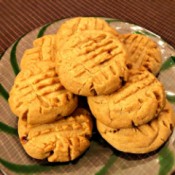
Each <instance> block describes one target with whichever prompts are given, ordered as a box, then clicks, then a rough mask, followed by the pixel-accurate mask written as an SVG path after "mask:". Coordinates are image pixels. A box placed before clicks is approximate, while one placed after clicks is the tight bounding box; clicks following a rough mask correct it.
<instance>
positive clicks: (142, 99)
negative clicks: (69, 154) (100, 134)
mask: <svg viewBox="0 0 175 175" xmlns="http://www.w3.org/2000/svg"><path fill="white" fill-rule="evenodd" d="M88 104H89V107H90V109H91V112H92V113H93V115H94V116H95V117H96V119H97V120H99V121H100V122H102V123H103V124H105V125H107V126H109V127H112V128H115V129H116V128H126V127H132V126H138V125H142V124H145V123H147V122H149V121H150V120H152V119H153V118H155V117H157V116H158V114H159V112H160V111H161V110H162V108H163V107H164V105H165V92H164V88H163V86H162V84H161V83H160V82H159V81H158V80H157V79H156V78H155V77H154V75H152V74H151V73H149V72H148V71H146V70H143V71H133V72H131V73H130V76H129V79H128V81H127V83H126V84H125V85H124V86H123V87H122V88H121V89H119V90H118V91H116V92H115V93H113V94H111V95H101V96H96V97H88Z"/></svg>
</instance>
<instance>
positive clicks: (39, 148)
mask: <svg viewBox="0 0 175 175" xmlns="http://www.w3.org/2000/svg"><path fill="white" fill-rule="evenodd" d="M54 43H55V36H54V35H48V36H44V37H42V38H39V39H37V40H35V41H34V47H33V48H32V49H28V50H26V52H25V53H24V56H23V58H22V60H21V71H20V73H19V74H18V75H17V77H16V79H15V82H14V85H13V87H12V89H11V92H10V98H9V105H10V107H11V110H12V112H13V113H14V114H15V115H16V116H18V117H19V120H18V134H19V138H20V142H21V144H22V146H23V147H24V149H25V151H26V152H27V154H29V155H30V156H31V157H33V158H36V159H45V158H47V159H48V161H49V162H66V161H71V160H74V159H75V158H77V157H79V156H80V155H81V154H82V153H83V152H84V151H85V150H86V149H87V148H88V147H89V146H90V138H91V135H92V120H91V116H90V113H89V112H88V111H87V110H86V109H83V108H79V107H78V97H77V96H76V95H74V94H73V93H72V92H70V91H68V90H66V89H65V88H64V87H63V85H62V84H61V83H60V79H59V76H58V74H57V73H56V70H55V51H54Z"/></svg>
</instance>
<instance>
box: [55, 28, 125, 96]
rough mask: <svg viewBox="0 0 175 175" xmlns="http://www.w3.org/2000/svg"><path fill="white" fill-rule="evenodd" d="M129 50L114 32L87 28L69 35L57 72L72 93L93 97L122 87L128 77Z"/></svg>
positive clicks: (60, 54) (60, 56) (61, 51)
mask: <svg viewBox="0 0 175 175" xmlns="http://www.w3.org/2000/svg"><path fill="white" fill-rule="evenodd" d="M125 60H126V52H125V49H124V47H123V44H122V43H121V42H120V41H119V40H118V39H117V38H116V37H115V36H114V35H112V34H110V33H108V32H104V31H96V30H88V31H83V32H81V33H76V34H74V35H73V36H71V37H70V38H69V40H68V41H67V42H66V44H65V45H64V46H63V47H62V49H61V50H60V52H59V59H58V60H56V62H57V69H56V70H57V72H58V73H59V76H60V81H61V83H62V84H63V85H64V87H65V88H66V89H68V90H70V91H71V92H73V93H75V94H78V95H84V96H91V95H92V96H93V95H101V94H109V93H112V92H114V91H115V90H117V89H119V88H120V87H121V86H122V84H123V81H126V79H127V71H128V70H127V68H126V65H125Z"/></svg>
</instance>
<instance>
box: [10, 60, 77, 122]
mask: <svg viewBox="0 0 175 175" xmlns="http://www.w3.org/2000/svg"><path fill="white" fill-rule="evenodd" d="M77 103H78V99H77V97H76V96H75V95H74V94H72V93H71V92H69V91H68V90H66V89H65V88H64V87H63V86H62V84H61V83H60V80H59V77H58V75H57V74H56V72H55V64H54V63H53V62H50V61H42V62H37V64H34V65H31V66H30V67H28V68H27V69H24V70H22V71H21V72H20V73H19V74H18V75H17V77H16V79H15V82H14V85H13V87H12V89H11V91H10V97H9V105H10V107H11V110H12V112H13V113H14V114H15V115H17V116H19V117H23V118H27V122H28V123H30V124H40V123H47V122H52V121H55V120H57V119H59V118H61V117H63V116H67V115H69V114H71V113H72V112H73V111H74V109H75V108H76V107H77Z"/></svg>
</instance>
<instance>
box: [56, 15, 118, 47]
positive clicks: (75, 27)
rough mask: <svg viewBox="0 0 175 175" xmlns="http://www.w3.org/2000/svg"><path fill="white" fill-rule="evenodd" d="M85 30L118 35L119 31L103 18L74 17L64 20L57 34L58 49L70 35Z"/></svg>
mask: <svg viewBox="0 0 175 175" xmlns="http://www.w3.org/2000/svg"><path fill="white" fill-rule="evenodd" d="M85 30H101V31H106V32H110V33H111V34H113V35H115V36H118V33H117V31H116V30H115V29H113V28H111V27H110V26H109V25H108V23H107V22H105V21H104V20H103V19H100V18H93V17H77V18H72V19H70V20H67V21H66V22H64V23H63V24H62V25H61V27H60V28H59V30H58V32H57V34H56V37H57V41H56V44H57V49H59V48H61V47H62V45H63V44H64V43H65V41H67V40H68V39H69V37H70V36H72V35H73V34H75V33H76V32H82V31H85Z"/></svg>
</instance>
